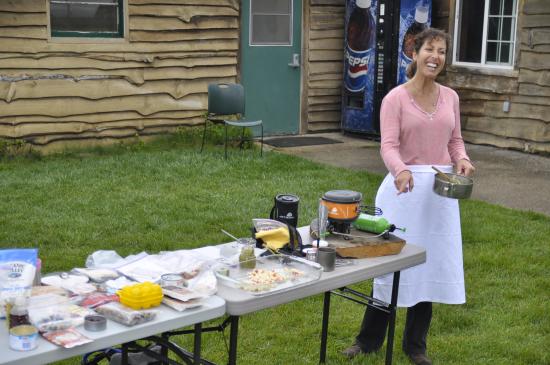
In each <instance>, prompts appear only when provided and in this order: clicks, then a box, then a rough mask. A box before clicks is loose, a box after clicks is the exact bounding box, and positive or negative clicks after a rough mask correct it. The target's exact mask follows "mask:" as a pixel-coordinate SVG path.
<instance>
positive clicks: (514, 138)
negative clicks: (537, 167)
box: [437, 0, 550, 154]
mask: <svg viewBox="0 0 550 365" xmlns="http://www.w3.org/2000/svg"><path fill="white" fill-rule="evenodd" d="M437 1H438V2H441V0H437ZM451 6H452V7H454V1H453V3H452V4H451ZM518 27H519V28H518V33H517V34H518V38H517V39H518V46H519V52H518V55H517V60H516V65H515V68H514V70H513V71H508V72H490V71H483V70H481V69H480V70H472V69H464V68H458V67H449V68H448V72H447V74H446V75H445V76H444V77H443V78H442V82H443V83H445V84H448V85H449V86H451V87H452V88H454V89H455V90H457V92H458V93H459V95H460V100H461V108H462V109H461V116H462V126H463V136H464V139H465V140H466V141H468V142H472V143H479V144H490V145H494V146H498V147H504V148H511V149H518V150H523V151H526V152H534V153H546V154H547V153H550V1H547V0H523V1H521V2H520V8H519V19H518ZM504 102H509V103H510V110H509V111H508V112H504V111H503V104H504Z"/></svg>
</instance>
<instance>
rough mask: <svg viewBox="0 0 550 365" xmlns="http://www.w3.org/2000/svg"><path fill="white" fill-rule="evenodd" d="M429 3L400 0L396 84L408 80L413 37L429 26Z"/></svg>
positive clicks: (415, 0) (424, 0)
mask: <svg viewBox="0 0 550 365" xmlns="http://www.w3.org/2000/svg"><path fill="white" fill-rule="evenodd" d="M430 11H431V9H430V3H429V2H427V1H426V0H423V1H418V0H412V1H411V0H401V10H400V17H399V18H400V25H399V51H398V61H397V65H398V71H397V84H398V85H399V84H402V83H404V82H406V81H407V80H408V78H407V67H408V66H409V64H410V63H411V62H412V57H413V56H412V54H413V50H414V37H415V36H416V35H417V34H418V33H420V32H422V31H423V30H424V29H426V28H428V27H429V26H430Z"/></svg>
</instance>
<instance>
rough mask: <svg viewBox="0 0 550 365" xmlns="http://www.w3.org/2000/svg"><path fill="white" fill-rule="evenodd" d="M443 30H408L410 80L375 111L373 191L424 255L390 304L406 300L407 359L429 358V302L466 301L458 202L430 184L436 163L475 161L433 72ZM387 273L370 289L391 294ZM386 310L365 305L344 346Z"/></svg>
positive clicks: (380, 327) (381, 320)
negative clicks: (381, 166) (378, 178)
mask: <svg viewBox="0 0 550 365" xmlns="http://www.w3.org/2000/svg"><path fill="white" fill-rule="evenodd" d="M447 49H448V36H447V34H446V33H444V32H442V31H440V30H438V29H433V28H428V29H426V30H424V31H423V32H422V33H420V34H418V35H417V36H416V38H415V46H414V53H413V61H412V63H411V65H410V66H409V68H408V70H407V73H408V77H409V79H410V80H409V81H408V82H406V83H405V84H403V85H400V86H398V87H396V88H394V89H393V90H391V91H390V92H389V93H388V94H387V95H386V97H385V98H384V100H383V101H382V108H381V111H380V129H381V136H382V138H381V149H380V152H381V155H382V159H383V160H384V163H385V165H386V167H387V168H388V170H389V172H390V173H389V174H388V175H387V176H386V178H385V179H384V181H383V182H382V185H381V186H380V188H379V190H378V193H377V195H376V205H377V206H379V207H380V208H382V210H383V211H384V217H385V218H387V219H388V220H389V221H390V222H392V223H393V224H395V225H396V226H398V227H406V228H407V231H406V233H403V234H400V236H401V237H402V238H404V239H405V240H406V241H407V242H408V243H412V244H415V245H419V246H423V247H425V248H426V263H425V264H422V265H419V266H416V267H413V268H410V269H406V270H403V271H402V272H401V278H400V284H399V295H398V300H397V305H398V306H399V307H407V308H408V309H407V319H406V323H405V331H404V335H403V350H404V351H405V353H406V354H407V356H408V357H409V358H410V360H411V361H412V362H413V363H414V364H422V365H429V364H431V361H430V359H429V358H428V357H427V356H426V338H427V335H428V329H429V327H430V321H431V317H432V302H437V303H446V304H462V303H464V302H465V301H466V298H465V290H464V272H463V265H462V237H461V232H460V215H459V210H458V202H457V201H456V200H455V199H449V198H444V197H441V196H439V195H436V194H435V193H434V192H433V191H432V186H433V179H434V171H433V170H432V168H431V166H437V167H439V169H440V170H443V171H445V172H451V171H452V164H454V166H455V170H456V172H457V173H459V174H462V175H470V174H472V173H473V171H474V167H473V166H472V164H471V163H470V160H469V158H468V155H467V154H466V151H465V148H464V141H463V140H462V136H461V132H460V112H459V105H458V104H459V101H458V95H457V94H456V93H455V92H454V91H453V90H452V89H450V88H448V87H445V86H443V85H440V84H438V83H437V82H436V81H435V79H436V77H437V75H439V73H440V72H441V71H442V70H443V68H444V67H445V57H446V52H447ZM392 280H393V275H386V276H384V277H379V278H376V279H375V280H374V287H373V292H374V297H375V298H377V299H381V300H383V301H385V302H387V303H389V302H390V299H391V287H392ZM388 320H389V317H388V314H386V313H384V312H382V311H379V310H376V309H372V308H370V307H367V310H366V312H365V316H364V318H363V323H362V325H361V330H360V333H359V335H358V336H357V338H356V342H355V344H354V345H353V346H351V347H350V348H348V349H346V350H344V352H343V353H344V355H346V356H348V357H350V358H351V357H354V356H356V355H358V354H360V353H368V352H373V351H377V350H378V349H379V348H380V347H381V346H382V344H383V343H384V337H385V334H386V328H387V324H388Z"/></svg>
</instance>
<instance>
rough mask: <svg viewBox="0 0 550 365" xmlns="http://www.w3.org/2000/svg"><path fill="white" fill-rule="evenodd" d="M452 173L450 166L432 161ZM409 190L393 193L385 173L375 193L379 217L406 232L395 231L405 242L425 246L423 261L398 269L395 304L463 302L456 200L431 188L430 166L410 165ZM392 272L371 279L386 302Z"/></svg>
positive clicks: (431, 174)
mask: <svg viewBox="0 0 550 365" xmlns="http://www.w3.org/2000/svg"><path fill="white" fill-rule="evenodd" d="M437 167H438V168H439V169H440V170H442V171H443V172H452V168H451V167H450V166H437ZM408 169H409V170H410V171H411V172H412V174H413V183H414V186H413V191H412V192H408V193H402V194H400V195H397V189H396V188H395V185H394V177H393V176H392V175H391V174H388V175H387V176H386V178H385V179H384V181H383V182H382V185H380V188H379V189H378V193H377V194H376V206H377V207H380V208H381V209H382V211H383V216H384V217H385V218H386V219H387V220H388V221H389V222H390V223H393V224H395V226H397V227H404V228H406V229H407V231H406V232H400V231H397V232H396V234H397V235H398V236H399V237H402V238H403V239H404V240H405V241H406V242H407V243H411V244H414V245H418V246H422V247H424V248H426V263H424V264H421V265H418V266H414V267H411V268H409V269H405V270H403V271H401V277H400V282H399V295H398V297H397V306H399V307H411V306H413V305H415V304H417V303H419V302H436V303H446V304H462V303H465V302H466V294H465V290H464V269H463V264H462V235H461V232H460V213H459V207H458V200H456V199H451V198H444V197H442V196H439V195H437V194H436V193H434V192H433V190H432V188H433V183H434V175H435V173H434V171H433V169H432V168H431V166H427V165H412V166H408ZM392 281H393V274H389V275H384V276H381V277H378V278H375V280H374V297H375V298H377V299H381V300H383V301H385V302H387V303H390V301H391V289H392Z"/></svg>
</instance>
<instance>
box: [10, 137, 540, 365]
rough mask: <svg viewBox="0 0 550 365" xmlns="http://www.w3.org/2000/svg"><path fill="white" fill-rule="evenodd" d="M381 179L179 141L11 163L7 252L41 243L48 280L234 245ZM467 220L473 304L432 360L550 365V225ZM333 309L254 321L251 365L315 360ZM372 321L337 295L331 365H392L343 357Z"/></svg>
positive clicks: (505, 215) (244, 348) (497, 210)
mask: <svg viewBox="0 0 550 365" xmlns="http://www.w3.org/2000/svg"><path fill="white" fill-rule="evenodd" d="M381 180H382V176H379V175H374V174H369V173H367V172H357V171H351V170H345V169H337V168H333V167H328V166H324V165H320V164H316V163H312V162H309V161H306V160H303V159H300V158H296V157H292V156H287V155H283V154H278V153H272V152H268V153H265V152H264V157H263V158H260V157H259V156H258V153H257V151H254V152H252V151H244V153H241V152H240V151H232V153H231V155H230V158H229V160H227V161H225V160H224V159H223V150H222V149H221V148H212V147H210V148H209V149H208V150H206V151H205V152H204V153H203V154H199V153H198V148H197V147H196V146H189V145H188V144H187V143H182V141H181V140H179V139H178V138H176V137H173V138H170V139H166V140H162V141H157V142H153V143H149V144H146V145H142V144H139V145H135V146H126V147H124V146H120V147H115V148H108V149H101V150H93V151H87V152H73V153H65V154H62V155H56V156H48V157H34V158H15V159H4V160H2V161H0V191H1V195H0V247H2V248H6V247H38V248H39V254H40V257H41V258H42V260H43V271H44V272H51V271H58V270H69V269H71V268H73V267H83V266H84V263H85V260H86V257H87V256H88V255H89V254H90V253H92V252H94V251H96V250H100V249H114V250H116V251H117V252H118V253H119V254H121V255H123V256H125V255H128V254H131V253H137V252H140V251H143V250H145V251H147V252H149V253H156V252H158V251H163V250H175V249H182V248H194V247H201V246H204V245H208V244H214V243H219V242H226V241H228V240H229V239H228V238H227V237H226V236H224V235H223V234H222V233H221V232H220V229H222V228H224V229H226V230H228V231H229V232H232V233H234V234H236V235H238V236H246V235H248V232H249V230H250V227H251V224H252V222H251V219H252V218H257V217H268V216H269V211H270V208H271V206H272V203H273V197H274V196H275V195H276V194H278V193H293V194H297V195H298V196H299V197H300V211H299V224H300V225H307V224H309V222H310V221H311V219H313V218H314V217H315V215H316V212H317V204H318V199H319V198H320V197H321V196H322V194H323V193H324V192H326V191H328V190H333V189H351V190H355V191H360V192H362V193H363V196H364V201H365V203H367V204H368V203H372V202H373V200H374V194H375V192H376V189H377V187H378V184H379V183H380V182H381ZM461 217H462V227H463V241H464V265H465V273H466V291H467V303H466V304H465V305H460V306H450V305H435V306H434V316H433V322H432V327H431V331H430V335H429V338H428V350H429V354H430V355H431V357H432V358H433V360H434V362H435V363H436V364H498V365H502V364H515V365H517V364H541V365H542V364H549V363H550V355H549V352H548V348H547V347H546V346H548V344H550V316H549V315H548V313H549V312H550V304H549V296H548V293H550V271H549V268H550V217H548V216H545V215H541V214H536V213H530V212H521V211H517V210H512V209H506V208H502V207H498V206H494V205H490V204H486V203H483V202H479V201H463V202H461ZM370 285H371V283H370V282H365V283H362V284H360V285H357V288H360V289H362V290H365V291H369V290H370ZM321 311H322V296H321V295H319V296H315V297H311V298H308V299H305V300H301V301H297V302H294V303H290V304H287V305H283V306H280V307H277V308H272V309H269V310H264V311H261V312H258V313H254V314H251V315H248V316H245V317H242V318H241V322H240V324H241V326H240V340H239V341H240V342H239V363H241V364H247V365H248V364H250V365H252V364H258V365H260V364H262V365H263V364H317V363H318V348H319V333H320V322H321ZM362 314H363V308H362V307H361V306H359V305H357V304H354V303H351V302H348V301H345V300H343V299H341V298H336V297H334V298H333V300H332V306H331V323H330V327H329V346H328V358H327V363H328V364H350V363H351V364H382V363H383V361H384V360H383V359H384V356H383V353H380V354H376V355H371V356H367V357H360V358H358V359H354V360H353V361H351V362H350V361H348V360H347V359H344V358H343V357H342V356H341V355H340V354H339V353H340V351H341V350H342V349H344V348H345V347H347V346H348V345H350V344H351V343H352V342H353V338H354V336H355V334H356V332H357V330H358V328H359V325H360V322H361V318H362ZM403 323H404V310H400V311H399V312H398V320H397V330H396V346H395V350H396V351H395V354H394V363H395V364H408V361H407V360H406V358H405V356H404V355H403V353H402V352H401V350H400V341H401V334H402V329H403ZM228 336H229V332H228V330H226V333H225V338H224V336H222V334H220V333H207V334H204V335H203V353H204V355H205V357H206V358H208V359H209V360H212V361H215V362H217V363H220V364H223V363H225V361H226V356H227V353H226V344H225V341H226V340H227V341H228ZM181 341H182V342H183V343H184V344H186V345H190V339H187V338H183V339H182V340H181ZM188 348H192V347H191V346H188ZM1 351H2V350H0V353H1ZM79 361H80V359H76V358H75V359H71V360H67V361H64V362H62V363H64V364H78V363H79Z"/></svg>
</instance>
